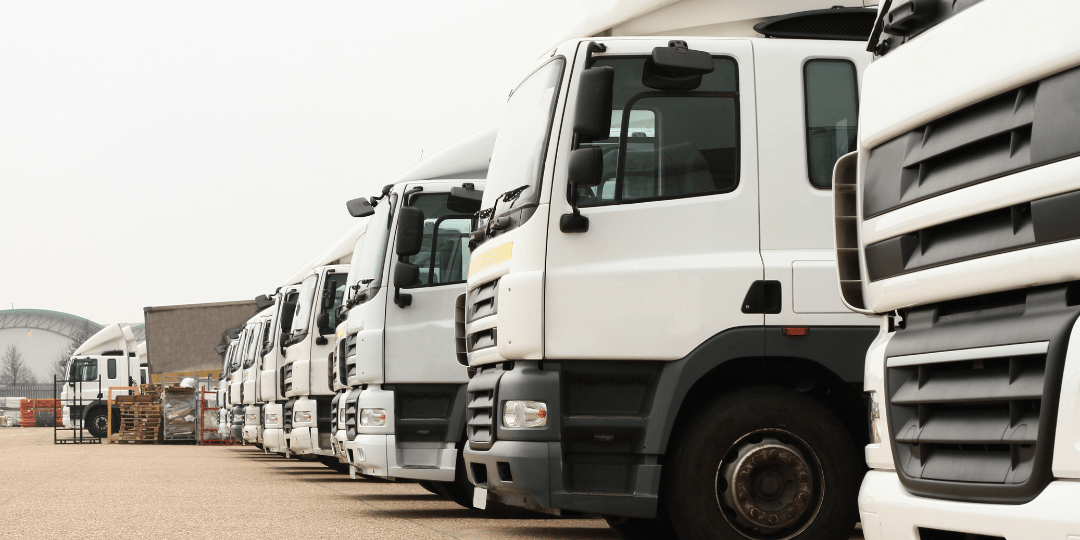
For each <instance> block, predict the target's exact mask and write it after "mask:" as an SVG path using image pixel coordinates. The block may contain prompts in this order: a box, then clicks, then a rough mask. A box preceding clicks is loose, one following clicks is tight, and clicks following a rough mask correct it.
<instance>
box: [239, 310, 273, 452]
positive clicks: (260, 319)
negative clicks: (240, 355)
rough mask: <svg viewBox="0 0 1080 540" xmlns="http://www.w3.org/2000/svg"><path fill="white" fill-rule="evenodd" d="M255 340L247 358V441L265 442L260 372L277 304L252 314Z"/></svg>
mask: <svg viewBox="0 0 1080 540" xmlns="http://www.w3.org/2000/svg"><path fill="white" fill-rule="evenodd" d="M251 321H254V322H252V323H251V324H252V342H251V344H250V345H249V351H248V354H247V356H246V357H245V358H244V365H243V370H244V375H243V393H242V398H243V403H244V405H245V407H244V429H243V436H244V443H247V444H254V445H262V442H263V425H262V409H263V406H264V405H265V402H263V401H262V396H261V394H260V392H259V390H260V388H259V372H260V369H261V367H262V364H263V355H264V354H265V353H266V352H267V347H268V346H269V345H270V339H271V331H272V330H273V328H274V308H273V306H271V307H268V308H266V309H264V310H262V311H260V312H259V313H258V314H257V315H255V316H254V317H252V319H251Z"/></svg>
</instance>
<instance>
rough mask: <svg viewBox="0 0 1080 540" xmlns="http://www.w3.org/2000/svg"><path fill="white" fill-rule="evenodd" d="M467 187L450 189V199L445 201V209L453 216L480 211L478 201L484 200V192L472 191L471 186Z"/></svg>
mask: <svg viewBox="0 0 1080 540" xmlns="http://www.w3.org/2000/svg"><path fill="white" fill-rule="evenodd" d="M466 186H468V187H454V188H450V197H449V199H448V200H447V201H446V208H447V210H450V211H451V212H453V213H455V214H467V215H468V214H475V213H476V212H479V211H480V201H481V200H483V199H484V192H483V191H482V190H479V189H473V188H472V184H466Z"/></svg>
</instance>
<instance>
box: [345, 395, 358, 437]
mask: <svg viewBox="0 0 1080 540" xmlns="http://www.w3.org/2000/svg"><path fill="white" fill-rule="evenodd" d="M360 391H361V390H360V389H359V388H354V389H352V390H350V391H349V393H348V394H346V396H345V437H346V438H348V439H349V440H350V441H351V440H353V439H355V438H356V424H357V421H358V420H357V416H358V415H359V414H360V410H359V408H358V407H359V404H358V401H359V400H360Z"/></svg>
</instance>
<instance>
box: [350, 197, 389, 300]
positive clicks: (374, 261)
mask: <svg viewBox="0 0 1080 540" xmlns="http://www.w3.org/2000/svg"><path fill="white" fill-rule="evenodd" d="M397 201H398V195H397V193H391V194H390V195H388V196H387V197H386V198H385V199H383V200H382V201H380V203H379V205H378V206H376V207H375V214H374V215H372V216H371V221H369V222H368V227H367V232H365V233H364V234H363V236H361V237H360V239H359V240H357V242H356V249H355V250H354V251H353V256H352V260H351V262H350V264H349V275H350V277H351V278H352V279H350V282H351V283H352V284H359V285H360V286H359V287H357V289H356V290H355V291H354V290H353V289H351V288H350V289H349V291H348V294H350V295H355V294H358V293H362V292H365V291H366V292H368V294H367V295H366V298H367V299H369V300H370V299H371V298H372V297H374V296H375V294H374V291H375V290H377V289H378V288H379V287H381V286H382V271H383V262H384V261H386V245H387V240H389V238H390V225H391V224H392V223H393V222H394V208H395V207H396V206H397Z"/></svg>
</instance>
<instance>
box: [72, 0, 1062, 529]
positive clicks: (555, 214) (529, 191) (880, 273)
mask: <svg viewBox="0 0 1080 540" xmlns="http://www.w3.org/2000/svg"><path fill="white" fill-rule="evenodd" d="M814 4H815V2H785V1H778V2H768V3H766V2H762V3H752V4H750V3H742V4H739V3H736V2H733V1H717V2H712V3H708V4H707V5H706V3H703V2H696V1H694V0H685V1H682V2H670V1H660V2H651V3H650V2H630V1H628V2H615V3H605V4H603V5H602V6H600V5H599V4H595V3H594V4H586V7H585V8H584V9H583V11H582V13H581V15H580V16H579V17H577V18H576V19H574V20H573V21H571V24H569V25H568V26H567V29H566V30H565V31H564V32H562V33H561V34H560V38H559V39H558V42H557V43H555V44H553V45H552V47H551V48H550V49H549V50H547V51H545V52H544V54H543V55H542V57H541V58H539V59H538V60H537V61H536V62H535V63H534V65H533V66H532V67H531V68H530V69H529V70H527V75H525V76H524V77H523V78H522V79H521V81H520V83H519V84H517V85H516V86H515V87H514V89H513V91H512V92H511V94H510V96H509V97H508V99H507V104H506V108H505V113H504V115H503V119H502V121H501V123H500V124H498V125H496V126H492V127H490V128H488V129H485V130H483V131H481V132H478V133H475V134H473V135H470V136H469V137H466V138H465V139H462V140H461V141H459V142H457V143H455V144H453V145H450V146H448V147H447V148H445V149H443V150H442V151H440V152H438V153H436V154H435V155H432V156H431V157H429V158H427V159H425V160H423V161H421V162H420V163H419V164H417V165H416V166H414V167H413V168H411V169H409V170H408V171H406V172H405V173H403V174H402V175H400V176H399V177H398V178H396V179H394V180H393V181H391V182H389V183H387V184H386V185H385V186H384V187H383V188H382V189H381V190H378V192H377V193H374V194H373V195H371V196H368V197H361V198H354V199H351V200H349V201H348V202H347V204H346V207H347V210H348V211H349V213H350V215H352V216H353V217H355V218H357V219H358V221H357V224H356V225H355V226H354V227H353V228H352V229H350V230H349V231H348V232H346V234H344V235H343V236H342V238H341V239H340V240H339V241H338V242H337V243H335V245H334V246H332V247H331V248H330V249H328V250H327V251H326V252H325V253H324V254H323V255H321V256H320V257H318V258H316V259H315V260H313V261H312V262H311V263H309V265H307V266H306V267H304V268H302V269H301V270H300V271H298V272H297V273H296V274H294V275H293V276H291V277H290V278H289V279H288V280H286V281H285V282H284V283H283V284H282V286H281V287H279V288H278V289H277V290H275V291H274V292H273V293H272V294H267V295H264V296H260V297H259V298H258V299H256V303H257V305H258V307H259V309H260V311H259V312H258V313H257V314H256V315H255V316H253V317H252V318H251V319H250V320H249V321H248V322H247V324H246V325H245V326H244V327H243V329H242V330H241V331H240V333H239V335H238V336H236V339H234V340H232V341H231V342H230V343H229V344H228V346H227V348H226V352H225V356H224V363H223V369H222V379H221V385H220V387H221V389H220V390H219V398H218V399H219V403H221V404H222V413H221V414H222V416H221V433H222V435H223V436H227V437H232V438H233V439H235V440H237V441H238V442H244V443H248V444H256V445H260V446H261V447H262V448H263V449H264V450H265V451H267V452H274V453H278V454H281V455H282V456H285V457H298V458H303V459H317V460H319V461H320V462H322V463H324V464H325V465H327V466H329V467H332V468H335V469H337V470H339V471H342V472H347V473H349V474H350V475H351V476H352V477H353V478H356V479H358V480H359V481H363V479H365V478H380V479H389V480H393V481H406V482H420V483H421V484H422V485H423V486H424V487H425V488H426V489H428V490H429V491H432V492H434V493H438V494H441V495H444V496H446V497H448V498H450V499H452V500H454V501H456V502H457V503H459V504H460V505H462V506H465V507H474V508H478V509H488V510H492V509H494V508H496V507H499V508H505V507H507V506H510V507H521V508H524V509H529V510H533V511H538V512H545V513H549V514H556V515H592V516H600V517H603V518H604V519H605V520H606V521H607V523H608V524H609V525H610V526H611V528H612V529H613V530H614V531H615V532H616V533H617V534H618V535H619V536H620V537H621V538H624V539H644V538H681V539H683V540H697V539H706V538H722V539H735V538H749V539H754V540H773V539H807V540H809V539H813V540H818V539H823V540H833V539H835V540H841V539H847V538H849V537H850V536H851V535H852V533H853V531H855V530H856V525H857V524H859V523H861V529H862V534H863V535H864V537H865V538H867V539H868V540H879V539H904V540H907V539H910V540H919V539H922V540H952V539H958V540H959V539H969V540H970V539H980V540H985V539H990V540H1002V539H1006V540H1027V539H1036V538H1037V539H1045V538H1061V539H1063V540H1068V539H1072V538H1080V518H1078V517H1077V513H1076V512H1075V508H1076V506H1077V504H1078V503H1080V491H1078V490H1080V487H1078V486H1080V482H1078V481H1080V450H1078V449H1080V405H1078V403H1080V400H1078V398H1077V394H1078V388H1077V385H1078V384H1080V367H1078V366H1080V364H1078V361H1072V362H1070V361H1069V360H1068V358H1069V356H1070V350H1071V349H1070V347H1069V339H1070V337H1071V336H1072V335H1073V334H1074V333H1076V332H1077V331H1078V330H1077V318H1080V308H1078V307H1077V306H1078V305H1080V292H1078V291H1080V288H1078V287H1080V286H1078V285H1077V283H1080V275H1077V272H1078V271H1077V270H1076V269H1075V267H1076V266H1077V265H1075V264H1073V262H1074V261H1073V255H1072V252H1071V251H1070V249H1071V247H1073V242H1074V241H1075V240H1077V238H1080V217H1078V215H1080V214H1077V212H1076V211H1075V208H1074V207H1073V206H1072V205H1073V204H1074V203H1075V202H1076V201H1080V197H1076V196H1075V194H1076V192H1077V190H1080V184H1078V182H1080V180H1077V179H1076V177H1074V176H1072V169H1071V168H1070V167H1071V166H1072V164H1073V159H1074V158H1075V157H1076V156H1077V155H1080V150H1077V149H1074V148H1073V147H1074V146H1077V145H1078V144H1080V143H1077V142H1076V141H1080V134H1077V133H1074V131H1075V130H1077V129H1080V128H1077V127H1076V126H1077V125H1080V124H1078V123H1077V118H1078V117H1080V114H1077V113H1076V110H1077V107H1078V106H1077V103H1078V102H1080V75H1077V73H1080V71H1077V70H1078V69H1080V67H1078V66H1080V55H1078V54H1077V53H1076V51H1078V50H1080V42H1077V40H1078V39H1080V38H1075V37H1070V36H1073V35H1074V32H1071V27H1070V26H1068V25H1069V24H1070V23H1071V21H1072V20H1073V18H1072V17H1070V15H1080V7H1077V6H1075V5H1073V3H1070V2H1066V1H1065V0H1048V1H1047V2H1045V5H1040V6H1039V8H1034V7H1033V6H1030V5H1026V4H1022V3H1019V2H1015V1H1009V0H985V1H980V0H959V1H957V0H949V1H945V0H941V1H939V0H884V1H883V2H881V5H880V6H876V9H875V8H874V7H867V6H865V5H864V2H863V1H861V0H858V1H853V2H839V1H833V2H829V3H822V5H820V6H816V5H814ZM833 4H841V5H839V6H834V5H833ZM866 4H869V2H866ZM874 4H875V5H876V3H874ZM815 7H816V8H821V9H815V10H812V11H800V10H801V9H807V8H815ZM778 10H780V11H779V13H778ZM765 15H770V16H769V17H765ZM687 29H690V30H692V31H688V30H687ZM582 36H585V37H582ZM1036 41H1037V42H1038V43H1039V45H1038V46H1034V45H1032V43H1033V42H1036ZM1073 233H1076V234H1073ZM114 333H115V332H114ZM125 350H126V349H125ZM81 354H82V355H83V356H85V355H87V354H89V353H88V352H86V351H82V352H81ZM73 365H75V364H74V363H73ZM79 365H80V366H86V365H89V364H87V363H86V362H83V363H81V364H79ZM80 369H82V368H80ZM124 373H127V372H124ZM125 376H126V375H125ZM81 414H82V417H83V418H87V417H86V414H85V412H82V413H81ZM93 418H96V417H93ZM84 421H88V420H84ZM860 447H864V450H863V452H860V451H859V448H860ZM867 469H869V472H867Z"/></svg>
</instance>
